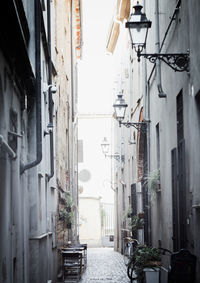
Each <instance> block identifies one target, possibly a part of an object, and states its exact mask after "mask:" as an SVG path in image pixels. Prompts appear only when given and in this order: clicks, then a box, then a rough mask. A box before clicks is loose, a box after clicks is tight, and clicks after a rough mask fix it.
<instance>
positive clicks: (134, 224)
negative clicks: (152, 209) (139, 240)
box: [129, 215, 144, 231]
mask: <svg viewBox="0 0 200 283" xmlns="http://www.w3.org/2000/svg"><path fill="white" fill-rule="evenodd" d="M129 226H130V227H131V228H132V230H133V231H136V230H138V229H142V228H143V226H144V218H141V217H139V216H138V215H133V216H131V218H130V222H129Z"/></svg>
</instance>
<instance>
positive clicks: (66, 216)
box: [59, 193, 74, 229]
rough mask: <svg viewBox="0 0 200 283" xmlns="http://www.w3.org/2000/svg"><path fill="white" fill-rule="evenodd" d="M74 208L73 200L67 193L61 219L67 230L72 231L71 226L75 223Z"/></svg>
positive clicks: (60, 214)
mask: <svg viewBox="0 0 200 283" xmlns="http://www.w3.org/2000/svg"><path fill="white" fill-rule="evenodd" d="M72 207H73V201H72V198H71V196H70V195H69V194H68V193H66V196H65V200H64V207H63V208H62V209H61V210H60V213H59V219H60V221H62V223H63V225H64V226H65V227H66V228H67V229H71V225H72V222H73V216H74V213H73V210H72Z"/></svg>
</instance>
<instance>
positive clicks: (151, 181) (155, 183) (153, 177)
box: [144, 169, 160, 200]
mask: <svg viewBox="0 0 200 283" xmlns="http://www.w3.org/2000/svg"><path fill="white" fill-rule="evenodd" d="M144 184H146V185H148V186H149V192H150V196H151V200H154V199H155V197H156V193H157V191H158V190H159V189H160V169H156V170H153V171H151V172H150V173H149V174H148V175H146V176H145V177H144Z"/></svg>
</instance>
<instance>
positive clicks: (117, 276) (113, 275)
mask: <svg viewBox="0 0 200 283" xmlns="http://www.w3.org/2000/svg"><path fill="white" fill-rule="evenodd" d="M64 282H68V283H69V282H77V281H76V280H74V279H70V278H69V277H66V279H65V281H64ZM78 282H80V283H87V282H90V283H97V282H98V283H106V282H109V283H117V282H120V283H128V282H130V280H129V279H128V277H127V275H126V266H125V264H124V260H123V256H122V255H121V254H120V253H118V252H115V251H114V250H113V248H89V249H88V251H87V268H86V270H85V272H84V273H83V275H82V279H81V280H80V281H78Z"/></svg>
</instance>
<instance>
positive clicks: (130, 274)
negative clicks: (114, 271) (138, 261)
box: [127, 260, 137, 281]
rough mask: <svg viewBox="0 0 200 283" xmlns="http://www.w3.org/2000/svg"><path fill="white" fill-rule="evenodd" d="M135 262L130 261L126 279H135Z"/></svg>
mask: <svg viewBox="0 0 200 283" xmlns="http://www.w3.org/2000/svg"><path fill="white" fill-rule="evenodd" d="M134 267H135V261H133V260H132V261H130V262H129V264H128V267H127V275H128V278H129V279H131V281H132V280H136V279H137V275H136V273H135V268H134Z"/></svg>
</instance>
